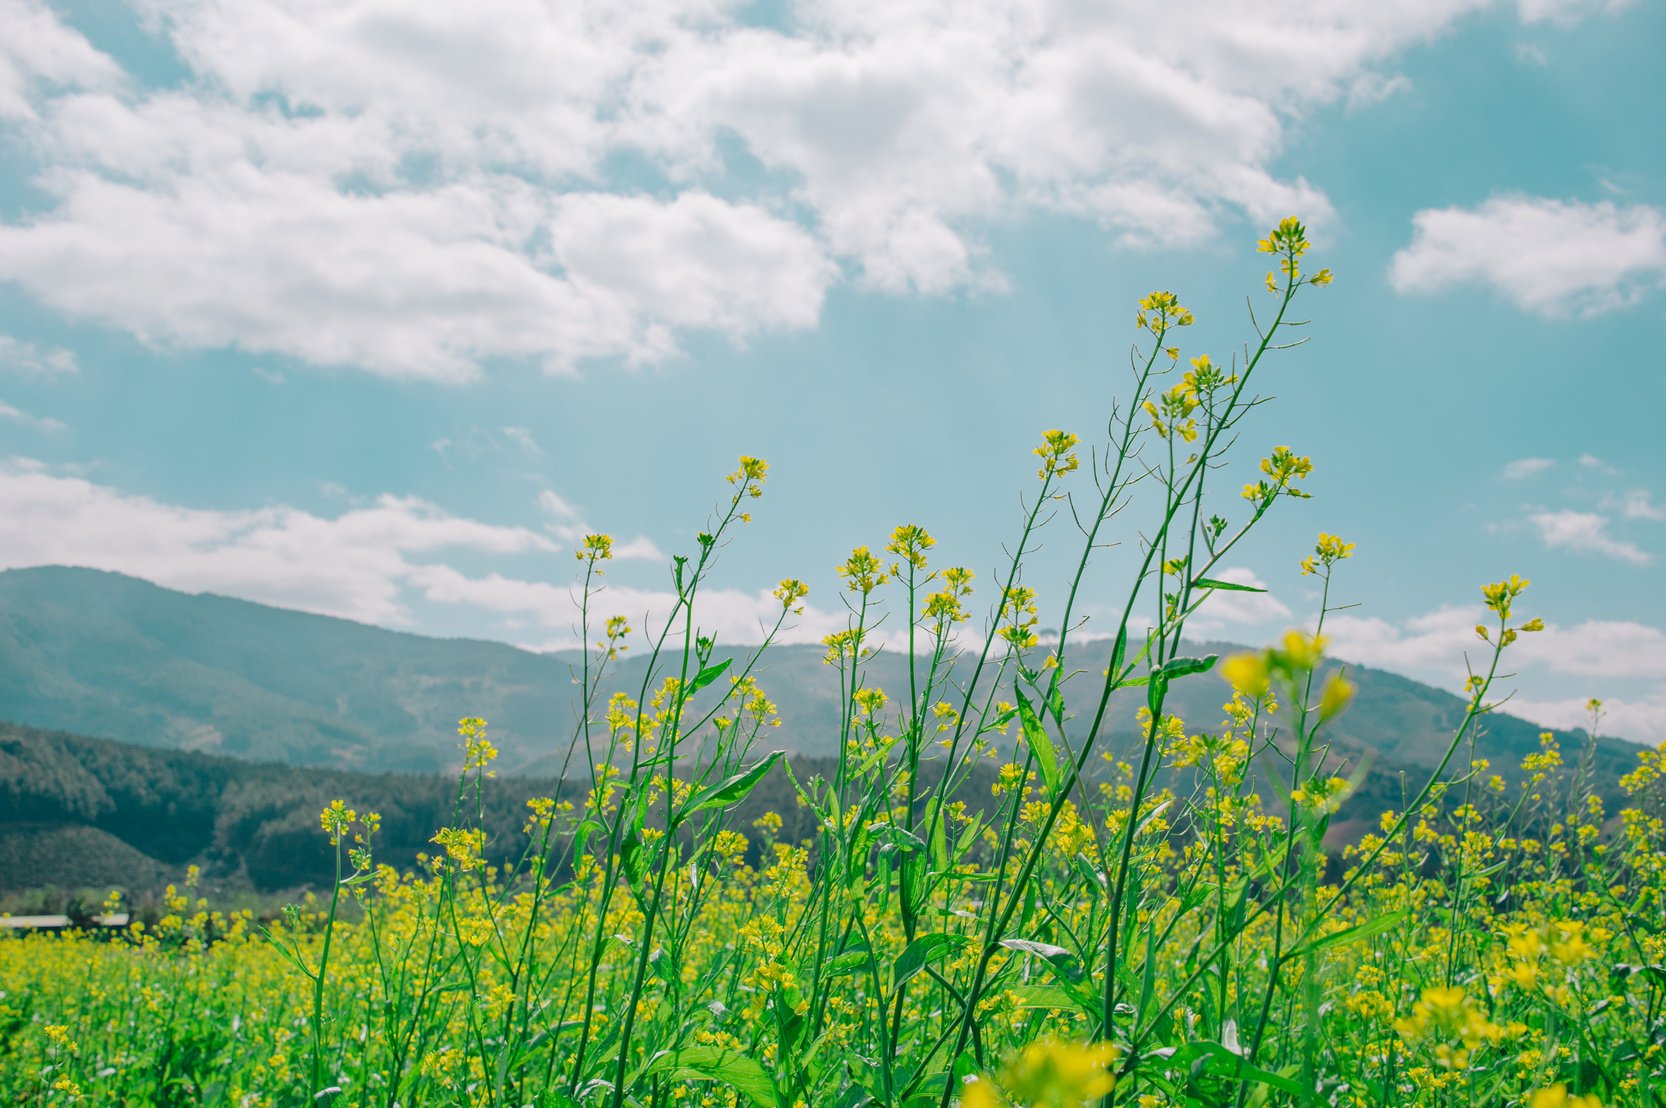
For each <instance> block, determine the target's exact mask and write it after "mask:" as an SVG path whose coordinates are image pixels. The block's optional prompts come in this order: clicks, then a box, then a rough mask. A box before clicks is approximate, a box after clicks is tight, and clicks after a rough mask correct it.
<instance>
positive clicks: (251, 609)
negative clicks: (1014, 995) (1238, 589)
mask: <svg viewBox="0 0 1666 1108" xmlns="http://www.w3.org/2000/svg"><path fill="white" fill-rule="evenodd" d="M1108 649H1109V648H1108V645H1107V644H1105V643H1097V644H1086V645H1084V646H1082V647H1079V648H1077V650H1076V651H1074V652H1073V653H1074V655H1075V656H1074V661H1073V665H1074V666H1075V667H1076V668H1079V669H1081V670H1085V671H1086V672H1084V673H1082V674H1081V675H1080V676H1079V678H1078V679H1077V680H1076V681H1074V682H1073V683H1071V684H1069V685H1067V686H1066V687H1067V690H1069V692H1068V695H1067V702H1068V705H1069V707H1070V708H1071V709H1072V710H1074V711H1078V712H1080V711H1085V710H1086V708H1084V705H1086V706H1087V707H1091V699H1092V696H1093V694H1094V690H1095V688H1096V686H1097V681H1098V674H1099V672H1100V671H1101V670H1102V669H1103V667H1104V665H1105V664H1106V657H1105V655H1106V654H1107V653H1108ZM1231 649H1233V648H1232V647H1228V646H1222V645H1218V644H1217V645H1209V644H1198V645H1197V647H1196V650H1197V653H1200V654H1202V653H1209V652H1224V651H1227V650H1231ZM719 653H720V654H721V653H722V652H721V651H720V652H719ZM627 658H628V660H626V661H623V662H622V663H620V664H619V666H618V668H617V669H616V670H615V671H614V672H613V674H612V676H611V678H610V679H609V680H608V681H607V682H606V686H605V688H606V690H607V691H611V690H613V689H623V690H625V691H627V692H629V693H631V694H632V695H635V694H636V693H637V692H638V690H639V689H640V687H641V684H642V679H643V672H644V667H645V664H646V659H644V658H642V657H640V656H639V655H638V654H636V653H634V652H633V654H630V655H627ZM577 660H578V655H577V654H576V653H571V652H568V653H558V654H536V653H532V652H529V651H524V650H519V649H516V648H514V647H510V646H506V645H502V644H498V643H488V642H476V641H470V640H460V639H458V640H442V639H432V638H425V637H422V636H419V635H410V634H402V633H399V632H394V631H387V630H383V629H380V628H376V627H370V626H366V625H363V624H358V623H352V622H349V621H346V620H340V619H332V618H329V617H325V616H316V615H309V614H305V613H301V612H294V611H288V610H284V609H280V608H272V607H267V606H264V605H260V604H253V603H249V602H247V601H241V600H230V599H226V598H224V597H218V596H209V595H193V594H187V593H181V592H175V591H172V590H169V589H164V588H159V587H157V586H155V585H151V584H148V583H146V582H144V581H141V580H138V579H135V578H131V577H124V576H121V575H119V574H112V573H104V572H100V571H95V570H86V569H69V568H63V567H47V568H38V569H26V570H12V571H8V572H4V573H0V892H4V891H6V890H13V891H16V890H22V889H30V888H39V887H42V886H48V885H50V886H56V887H58V888H64V889H76V888H89V887H99V886H106V885H122V886H124V887H126V888H128V889H130V890H131V889H143V888H151V889H154V888H156V887H159V885H160V884H162V883H165V882H166V881H169V880H175V879H177V877H178V875H179V873H180V871H181V870H182V869H183V866H184V865H185V864H187V863H188V862H195V863H197V864H201V865H203V866H204V867H205V872H207V873H208V874H210V875H211V876H212V878H213V879H214V880H216V881H221V882H225V883H226V884H225V885H224V887H226V888H246V889H252V890H256V891H259V890H273V889H281V888H288V887H293V886H294V885H296V884H299V883H306V882H309V881H311V880H313V879H315V878H316V876H317V875H318V874H320V873H323V872H325V866H324V862H325V861H326V859H325V857H324V852H323V849H322V847H321V846H320V843H321V842H322V839H321V838H320V836H319V835H318V832H317V824H318V817H317V813H318V809H319V807H320V806H321V805H322V804H323V803H325V802H327V801H328V800H329V799H331V798H335V797H344V798H346V799H348V800H349V802H351V803H355V804H358V805H360V806H362V807H365V808H375V809H376V810H379V811H382V812H383V813H384V814H385V815H386V816H387V823H386V827H387V829H388V830H387V847H388V850H389V852H388V855H387V856H388V858H389V859H390V860H393V861H395V862H396V863H399V864H409V863H410V862H411V861H412V860H413V859H414V858H415V856H416V854H417V852H418V851H420V850H423V849H426V848H427V843H428V839H429V836H430V835H431V834H432V832H433V830H434V828H436V827H437V826H440V824H441V823H442V822H443V821H444V819H445V818H446V816H447V813H448V812H449V810H450V802H451V799H450V798H452V797H453V796H454V793H455V783H454V780H453V779H451V778H450V777H449V771H451V770H453V769H454V768H455V766H456V760H457V749H456V734H455V726H456V721H457V720H458V719H459V718H460V717H462V716H466V715H480V716H484V717H485V718H487V719H488V720H489V721H490V724H491V734H492V736H493V739H494V742H495V743H496V745H497V746H498V748H499V750H500V751H501V757H500V760H499V763H498V764H499V768H500V769H501V770H502V771H503V772H504V776H505V777H506V778H508V779H506V780H502V781H500V782H497V783H495V784H494V787H493V796H492V800H491V810H492V813H493V815H492V820H491V822H492V824H493V826H494V827H495V828H496V830H495V831H494V837H493V841H494V842H495V843H502V844H505V849H508V848H509V847H511V846H512V845H513V843H514V842H516V841H518V840H517V835H516V833H517V830H518V827H519V821H520V819H521V815H520V813H521V811H522V807H521V806H522V803H523V801H524V799H525V798H526V797H527V796H531V795H537V794H543V795H554V794H557V793H561V794H563V795H576V794H575V793H574V790H582V789H583V787H584V784H585V781H586V780H587V778H586V777H585V774H584V771H583V769H582V768H581V766H580V765H578V764H574V765H573V766H571V772H570V775H569V778H568V780H567V781H566V783H565V784H562V783H559V782H557V781H556V780H554V778H555V777H556V776H557V775H558V774H559V773H560V771H561V769H562V764H563V761H564V755H565V753H566V751H567V749H568V744H569V742H570V741H571V737H572V735H573V724H574V720H575V719H576V718H577V714H578V703H579V691H578V687H577V685H576V684H575V682H574V679H573V667H574V664H575V663H576V661H577ZM735 668H736V669H738V668H739V666H736V667H735ZM1349 672H1350V676H1351V677H1352V679H1353V680H1354V681H1356V682H1357V684H1358V687H1359V692H1358V695H1357V697H1356V699H1355V701H1354V703H1353V705H1352V706H1351V707H1350V708H1349V709H1348V711H1347V712H1345V713H1344V714H1343V715H1342V716H1341V717H1339V718H1338V719H1336V720H1334V721H1333V722H1332V723H1331V724H1330V726H1329V727H1328V729H1327V734H1328V736H1329V740H1330V742H1331V744H1332V749H1333V753H1334V755H1336V756H1337V760H1338V761H1339V762H1343V763H1345V765H1346V769H1345V772H1348V773H1349V774H1350V775H1352V774H1353V773H1354V772H1355V771H1356V770H1364V771H1366V772H1365V773H1364V774H1363V777H1362V779H1361V780H1360V782H1359V788H1358V790H1357V791H1356V792H1355V793H1354V795H1353V796H1352V797H1351V798H1350V800H1349V802H1348V803H1347V804H1346V805H1345V806H1344V809H1343V811H1342V812H1341V813H1340V814H1339V817H1338V820H1337V822H1336V823H1335V824H1333V828H1334V829H1335V830H1336V831H1337V833H1338V834H1341V835H1344V836H1347V835H1354V834H1357V833H1358V832H1359V831H1362V830H1364V829H1365V828H1366V827H1367V826H1368V825H1369V824H1370V823H1371V822H1372V821H1373V820H1374V819H1375V816H1376V814H1377V813H1379V812H1381V811H1382V810H1383V809H1385V808H1393V807H1396V806H1398V805H1400V804H1401V803H1403V801H1404V798H1405V795H1406V793H1407V792H1408V791H1415V789H1416V788H1417V787H1418V786H1420V785H1421V784H1422V782H1423V781H1424V780H1426V779H1427V777H1428V775H1429V772H1430V770H1431V768H1432V767H1434V766H1435V765H1436V764H1437V763H1438V762H1439V760H1440V759H1441V757H1442V756H1443V755H1444V754H1445V752H1446V750H1447V748H1448V744H1449V743H1450V740H1451V735H1452V732H1453V729H1454V728H1455V727H1456V726H1457V725H1458V722H1459V721H1460V719H1461V718H1462V715H1463V708H1464V706H1463V702H1462V701H1461V700H1460V699H1459V698H1458V697H1457V696H1455V695H1452V694H1451V693H1447V692H1443V691H1441V690H1438V689H1434V688H1431V687H1429V686H1427V685H1422V684H1419V683H1418V682H1415V681H1411V680H1409V679H1407V678H1404V677H1400V676H1397V675H1395V674H1391V673H1385V672H1383V671H1380V670H1373V669H1367V668H1363V667H1350V670H1349ZM756 675H757V676H758V678H759V680H760V682H761V683H762V685H763V687H764V688H765V690H766V691H767V692H768V694H769V695H770V697H771V698H772V699H773V700H775V701H776V703H778V704H779V705H780V708H781V713H782V716H783V720H784V725H783V726H782V727H780V728H779V729H769V730H768V731H767V732H766V734H765V735H764V736H763V739H762V742H761V744H760V749H765V748H767V749H784V750H786V751H788V752H789V754H790V755H791V756H792V758H791V760H792V762H793V764H794V766H795V767H796V768H797V769H798V771H799V772H800V773H801V774H805V775H809V774H813V773H817V772H828V773H830V772H831V767H832V765H833V763H832V762H831V761H830V760H828V759H829V756H830V755H832V754H834V753H835V746H836V742H837V735H838V730H839V712H838V703H839V695H840V694H839V685H838V678H837V672H836V670H834V669H833V668H832V667H829V666H827V665H825V664H823V662H822V650H821V648H819V647H815V646H783V647H776V648H772V650H771V651H770V652H769V654H768V655H767V657H766V660H765V662H764V664H763V665H762V666H760V667H759V669H758V670H757V671H756ZM907 681H908V677H907V665H906V658H905V657H902V656H900V655H898V654H897V653H895V652H891V651H886V652H881V653H880V654H879V655H878V656H877V657H876V658H875V659H874V660H873V661H872V662H871V663H870V664H869V668H868V670H867V683H868V684H869V685H870V686H874V685H877V686H879V687H882V688H885V689H888V690H890V691H892V692H893V693H901V692H902V690H904V689H906V688H907ZM715 691H716V690H715V689H714V690H711V691H710V692H708V693H707V694H705V695H708V696H710V695H712V693H714V692H715ZM1119 696H1123V699H1121V700H1119V701H1117V702H1115V703H1114V704H1113V706H1112V712H1111V716H1110V719H1111V726H1110V728H1109V732H1108V736H1107V739H1106V740H1105V741H1106V743H1107V744H1108V747H1109V748H1110V749H1112V750H1116V751H1119V752H1122V753H1127V752H1130V751H1131V750H1132V749H1133V748H1134V747H1135V745H1136V743H1137V739H1136V737H1135V725H1134V721H1135V713H1136V710H1137V708H1138V707H1139V706H1140V705H1141V704H1142V703H1143V702H1144V695H1143V690H1138V689H1135V690H1129V691H1128V692H1127V693H1126V694H1125V695H1124V694H1119ZM1226 696H1227V690H1226V687H1225V685H1224V684H1223V683H1222V682H1221V681H1220V679H1219V678H1218V677H1216V676H1215V675H1213V674H1205V675H1201V676H1195V677H1189V678H1186V679H1183V680H1181V681H1179V682H1177V683H1176V684H1175V685H1174V686H1173V690H1172V693H1171V696H1170V699H1169V708H1170V710H1171V711H1173V712H1175V713H1176V714H1178V715H1180V716H1181V717H1182V718H1184V719H1186V720H1187V721H1188V722H1189V723H1190V725H1191V726H1192V727H1193V728H1198V729H1212V728H1213V727H1214V726H1215V725H1216V724H1217V722H1218V721H1219V720H1220V718H1221V710H1220V706H1221V703H1222V701H1224V700H1225V699H1226ZM1540 731H1541V729H1540V728H1539V727H1538V726H1537V725H1535V724H1532V723H1528V722H1526V721H1524V720H1520V719H1516V718H1514V717H1511V716H1507V715H1502V714H1499V715H1493V716H1490V717H1488V719H1487V721H1486V726H1485V728H1484V730H1483V731H1482V732H1481V733H1480V735H1479V737H1478V739H1477V742H1476V746H1475V750H1476V753H1477V754H1478V755H1480V756H1484V757H1487V758H1490V759H1491V760H1492V761H1493V764H1494V767H1495V769H1497V770H1499V771H1500V772H1503V773H1504V774H1505V775H1506V776H1510V775H1511V771H1512V770H1513V769H1514V768H1515V767H1516V766H1517V765H1519V763H1520V760H1521V757H1522V756H1523V755H1524V754H1527V753H1529V752H1531V751H1533V750H1536V749H1538V747H1539V734H1540ZM64 732H69V733H70V734H64ZM81 736H93V738H85V737H81ZM1559 737H1560V739H1561V740H1562V743H1563V749H1564V750H1565V751H1567V752H1568V753H1569V760H1570V761H1571V760H1573V758H1574V756H1575V754H1576V752H1578V751H1581V750H1583V749H1585V746H1586V738H1585V736H1583V735H1578V734H1566V733H1564V734H1562V735H1560V736H1559ZM109 740H114V741H109ZM1636 750H1637V748H1636V747H1635V746H1633V745H1632V744H1629V743H1625V742H1621V741H1618V740H1612V739H1603V740H1599V741H1598V742H1597V743H1596V744H1595V746H1594V748H1593V751H1592V753H1593V769H1594V771H1595V781H1594V784H1595V786H1596V787H1597V788H1598V790H1599V791H1602V792H1605V793H1609V794H1612V793H1613V791H1614V788H1615V784H1616V782H1617V781H1618V778H1619V776H1620V775H1621V774H1622V773H1624V772H1626V771H1627V770H1628V769H1630V768H1631V767H1632V766H1634V765H1635V764H1636ZM580 758H581V759H582V755H580ZM1466 760H1467V750H1466V751H1465V752H1464V753H1463V755H1462V756H1460V758H1459V760H1458V761H1457V762H1456V763H1455V768H1458V767H1462V766H1463V765H1464V764H1465V762H1466ZM1098 768H1100V767H1098V766H1097V764H1095V765H1094V767H1093V769H1094V770H1097V769H1098ZM1258 772H1259V773H1260V774H1262V775H1265V774H1268V773H1271V774H1275V775H1281V770H1280V768H1279V766H1278V764H1277V759H1276V758H1272V757H1269V758H1268V759H1267V760H1266V762H1265V763H1264V764H1262V768H1261V769H1260V770H1259V771H1258ZM972 792H973V794H975V795H974V798H973V802H974V803H976V798H977V797H984V798H986V797H987V796H988V789H987V787H986V786H984V787H978V788H974V789H973V790H972ZM753 802H755V805H756V806H758V807H759V811H762V810H765V809H770V810H778V811H780V812H782V813H783V814H784V815H786V816H787V817H788V818H789V820H796V819H798V817H800V816H804V815H805V813H803V812H800V811H798V810H797V809H796V807H795V804H794V800H793V793H792V789H791V786H790V784H789V783H788V781H787V780H786V777H785V774H783V773H781V772H779V771H776V772H775V773H773V774H772V775H771V778H770V780H769V782H767V787H766V788H763V789H761V790H760V792H759V793H758V794H757V795H756V796H755V797H754V798H753ZM805 833H808V831H807V829H806V831H805Z"/></svg>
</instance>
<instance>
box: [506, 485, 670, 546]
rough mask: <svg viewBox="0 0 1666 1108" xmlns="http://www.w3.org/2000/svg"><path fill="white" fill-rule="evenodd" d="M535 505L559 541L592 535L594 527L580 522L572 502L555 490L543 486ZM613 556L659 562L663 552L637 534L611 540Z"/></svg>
mask: <svg viewBox="0 0 1666 1108" xmlns="http://www.w3.org/2000/svg"><path fill="white" fill-rule="evenodd" d="M538 506H539V507H540V508H541V509H543V511H544V514H545V515H547V516H549V517H550V521H549V522H548V523H546V524H545V525H544V526H545V528H546V529H547V530H548V531H549V532H550V533H551V534H552V535H555V536H556V537H557V538H559V539H560V540H561V541H562V542H565V543H569V544H577V543H579V542H581V541H583V539H584V536H586V535H592V534H596V533H597V531H596V528H594V527H592V526H590V525H589V524H588V523H586V522H585V521H584V516H583V514H582V513H580V512H579V510H578V509H577V508H576V507H574V506H573V504H572V503H571V502H570V501H569V500H567V499H566V498H565V497H563V496H562V495H561V494H559V493H557V492H555V491H554V490H553V489H545V490H544V491H543V492H540V493H539V494H538ZM613 556H614V557H615V558H618V559H620V560H621V561H638V562H662V561H665V560H666V558H665V554H664V552H662V551H661V550H660V548H659V547H657V546H655V545H654V541H653V540H652V539H650V538H648V537H647V536H646V535H638V536H636V537H635V538H634V539H629V540H626V541H625V542H619V541H615V542H614V544H613Z"/></svg>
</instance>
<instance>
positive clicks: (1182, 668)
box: [1157, 654, 1220, 681]
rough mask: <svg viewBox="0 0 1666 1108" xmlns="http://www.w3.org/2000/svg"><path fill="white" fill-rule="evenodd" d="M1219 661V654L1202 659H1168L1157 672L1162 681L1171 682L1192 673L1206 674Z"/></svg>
mask: <svg viewBox="0 0 1666 1108" xmlns="http://www.w3.org/2000/svg"><path fill="white" fill-rule="evenodd" d="M1219 660H1220V655H1219V654H1210V655H1208V656H1207V657H1204V658H1170V659H1169V660H1168V661H1167V662H1166V663H1164V665H1163V668H1162V669H1160V670H1158V671H1157V672H1158V674H1159V675H1160V676H1161V677H1162V678H1163V680H1165V681H1173V680H1176V679H1178V678H1181V677H1189V676H1191V675H1192V674H1194V673H1207V672H1208V671H1210V670H1212V669H1214V668H1215V663H1216V662H1217V661H1219Z"/></svg>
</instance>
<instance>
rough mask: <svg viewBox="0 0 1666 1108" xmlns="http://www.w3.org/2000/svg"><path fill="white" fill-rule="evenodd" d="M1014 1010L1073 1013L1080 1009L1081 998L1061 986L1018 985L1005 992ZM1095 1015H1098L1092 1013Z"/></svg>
mask: <svg viewBox="0 0 1666 1108" xmlns="http://www.w3.org/2000/svg"><path fill="white" fill-rule="evenodd" d="M1007 996H1008V997H1009V998H1010V999H1011V1001H1012V1005H1013V1007H1015V1008H1052V1009H1057V1010H1059V1011H1075V1010H1078V1009H1080V1008H1081V1007H1082V998H1081V997H1080V996H1078V995H1077V994H1075V993H1073V992H1071V991H1070V990H1069V989H1067V988H1065V987H1064V986H1063V985H1020V986H1018V987H1017V988H1015V989H1009V990H1007ZM1094 1014H1095V1015H1097V1014H1098V1013H1094Z"/></svg>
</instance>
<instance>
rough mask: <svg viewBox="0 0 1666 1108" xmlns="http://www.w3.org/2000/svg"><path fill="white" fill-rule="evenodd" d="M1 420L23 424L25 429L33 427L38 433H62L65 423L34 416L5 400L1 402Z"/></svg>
mask: <svg viewBox="0 0 1666 1108" xmlns="http://www.w3.org/2000/svg"><path fill="white" fill-rule="evenodd" d="M0 419H9V420H11V421H12V422H13V423H21V424H23V426H25V427H33V428H34V429H35V430H37V431H62V430H63V429H64V425H63V422H62V421H60V420H56V419H52V418H50V417H42V416H33V415H30V414H29V413H28V412H25V411H23V410H22V409H20V408H14V407H12V406H11V405H10V404H8V403H6V402H5V401H4V400H0Z"/></svg>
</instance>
